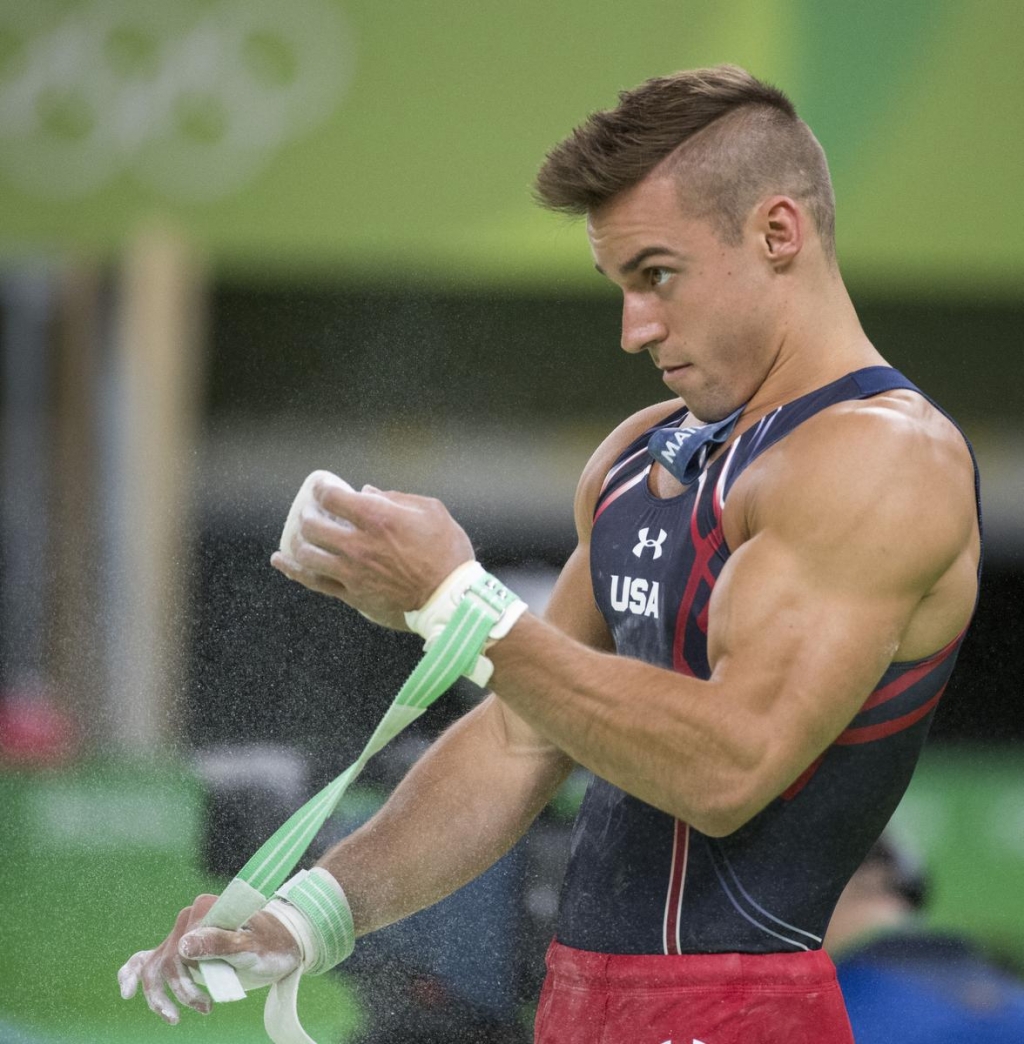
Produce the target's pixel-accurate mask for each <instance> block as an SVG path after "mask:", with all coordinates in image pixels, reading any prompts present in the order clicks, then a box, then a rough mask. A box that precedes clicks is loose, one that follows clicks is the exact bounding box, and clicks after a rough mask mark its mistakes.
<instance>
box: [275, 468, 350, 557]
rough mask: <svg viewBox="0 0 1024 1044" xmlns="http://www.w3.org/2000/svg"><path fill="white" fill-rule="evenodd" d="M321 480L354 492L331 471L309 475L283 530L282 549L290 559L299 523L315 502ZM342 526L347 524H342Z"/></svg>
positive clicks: (294, 501)
mask: <svg viewBox="0 0 1024 1044" xmlns="http://www.w3.org/2000/svg"><path fill="white" fill-rule="evenodd" d="M321 479H322V480H324V481H326V482H331V483H333V484H335V485H337V486H340V487H341V488H342V489H346V490H348V491H349V492H352V487H351V486H350V485H349V484H348V483H347V482H346V481H345V480H344V479H341V478H338V476H337V475H335V474H333V473H332V472H330V471H322V470H321V471H314V472H312V474H310V475H308V476H307V477H306V481H305V482H303V483H302V485H301V486H300V487H299V492H298V493H296V494H295V499H294V500H293V501H292V506H291V507H290V508H289V509H288V517H287V518H286V519H285V523H284V529H283V530H281V544H280V548H281V552H282V554H285V555H288V556H289V557H293V556H294V551H293V545H294V541H295V538H296V537H297V536H298V533H299V521H300V519H301V517H302V510H303V508H305V507H306V505H307V504H310V503H312V502H313V499H314V498H313V487H314V486H315V485H316V483H317V482H318V481H319V480H321ZM339 521H341V520H339ZM342 524H345V523H344V522H342Z"/></svg>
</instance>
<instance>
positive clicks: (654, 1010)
mask: <svg viewBox="0 0 1024 1044" xmlns="http://www.w3.org/2000/svg"><path fill="white" fill-rule="evenodd" d="M547 965H548V975H547V979H546V980H545V981H544V989H543V990H542V991H541V995H540V1004H539V1006H538V1008H537V1023H536V1029H535V1036H534V1042H535V1044H853V1033H852V1031H851V1030H850V1021H849V1019H848V1018H847V1017H846V1007H845V1006H844V1004H843V997H842V994H841V993H840V992H839V983H838V982H837V981H836V970H835V967H834V966H833V964H832V961H831V960H830V959H829V957H828V955H827V954H826V953H824V952H823V951H822V950H811V951H807V952H801V953H770V954H753V953H709V954H682V955H672V956H666V957H663V956H660V955H651V956H648V955H646V954H644V955H636V956H634V955H632V954H606V953H591V952H590V951H588V950H574V949H572V947H569V946H562V945H561V944H560V943H557V942H554V943H552V944H551V948H550V949H549V950H548V956H547Z"/></svg>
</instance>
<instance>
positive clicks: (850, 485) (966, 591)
mask: <svg viewBox="0 0 1024 1044" xmlns="http://www.w3.org/2000/svg"><path fill="white" fill-rule="evenodd" d="M734 492H735V493H737V494H738V500H739V503H738V504H737V505H734V507H735V508H739V513H738V517H739V526H738V528H740V529H741V530H742V532H741V533H740V534H739V542H743V541H744V540H747V539H751V538H755V537H758V536H759V535H760V534H771V535H772V537H773V539H778V540H780V541H781V542H783V543H785V544H786V545H788V546H790V547H793V548H799V557H800V559H801V561H803V562H804V563H805V564H806V565H808V566H809V567H810V568H812V569H813V570H815V571H816V572H817V573H818V574H819V575H821V576H822V577H823V578H826V582H828V583H831V584H834V585H837V586H843V585H844V584H849V585H850V586H851V587H856V586H859V585H860V584H862V583H863V582H864V581H865V577H868V576H870V577H872V578H873V580H872V583H875V584H882V585H883V586H886V587H888V588H890V589H891V590H893V591H895V590H897V589H899V590H902V591H903V592H904V593H905V594H913V592H917V593H918V596H919V597H922V598H923V597H925V596H926V595H928V594H929V593H933V594H934V593H936V592H939V593H943V594H944V593H946V592H947V591H948V592H949V593H950V594H951V595H952V597H951V599H950V602H951V604H952V603H955V604H956V605H957V606H958V607H959V608H958V609H957V611H956V612H955V613H954V614H953V615H956V616H957V617H958V618H959V617H960V616H962V615H963V613H962V610H963V609H964V608H965V607H967V608H969V606H970V605H971V604H973V592H974V584H975V581H976V574H975V569H976V565H977V558H978V553H979V534H978V526H977V514H976V509H975V500H974V468H973V463H972V461H971V456H970V452H969V450H968V448H967V444H966V442H965V441H964V439H963V437H962V436H961V434H960V433H959V432H958V431H957V429H956V427H955V426H954V425H953V424H952V423H951V422H950V421H949V420H948V419H947V418H946V417H945V416H943V415H942V414H941V413H940V412H939V411H938V410H936V409H935V408H934V407H933V406H931V405H930V404H929V403H928V402H927V401H926V400H924V399H922V398H921V397H920V396H918V395H916V394H914V393H912V392H905V391H894V392H890V393H886V394H884V395H879V396H876V397H874V398H871V399H867V400H861V401H855V402H845V403H839V404H837V405H836V406H833V407H830V408H829V409H827V410H823V411H822V412H821V413H820V414H817V415H816V416H814V417H812V418H811V419H810V420H808V421H806V422H805V423H804V424H802V425H800V426H799V427H798V428H796V429H795V430H794V431H793V432H792V433H791V434H790V435H788V436H787V437H786V438H785V439H783V440H782V441H780V442H779V443H778V444H777V445H776V446H774V447H772V449H771V450H769V451H768V452H766V453H765V454H764V455H763V456H762V457H761V458H759V459H758V460H757V461H755V463H754V464H753V465H751V467H750V468H748V469H747V471H746V472H745V473H744V475H743V476H742V477H741V478H740V480H739V481H737V483H736V487H735V489H734ZM735 519H736V516H734V520H735ZM735 524H736V522H735V521H734V525H735ZM954 589H955V590H954Z"/></svg>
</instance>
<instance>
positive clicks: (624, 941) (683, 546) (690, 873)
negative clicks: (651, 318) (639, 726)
mask: <svg viewBox="0 0 1024 1044" xmlns="http://www.w3.org/2000/svg"><path fill="white" fill-rule="evenodd" d="M896 388H905V389H909V390H912V391H915V392H917V391H918V389H917V388H915V387H914V385H913V384H911V383H910V381H908V380H907V379H906V378H905V377H904V376H903V375H902V374H900V373H898V372H897V371H895V370H893V369H891V368H889V367H884V366H876V367H869V368H867V369H864V370H858V371H857V372H855V373H851V374H848V375H847V376H845V377H843V378H841V379H839V380H838V381H835V382H833V383H832V384H829V385H827V386H826V387H824V388H820V389H818V390H817V391H814V392H811V393H810V394H808V395H805V396H803V397H802V398H799V399H796V400H794V401H793V402H790V403H788V404H786V405H784V406H781V407H779V408H778V409H776V410H775V411H774V412H772V413H770V414H768V415H767V416H766V417H764V418H762V419H761V420H760V421H759V422H758V423H757V424H756V425H754V427H752V428H750V429H749V430H747V431H746V432H744V433H743V434H742V435H741V436H740V437H739V438H737V439H735V440H734V441H733V442H732V444H731V445H730V446H728V448H727V449H726V450H725V451H724V452H723V453H722V455H721V456H719V457H718V458H717V459H716V460H715V461H714V462H713V463H712V464H711V465H710V467H708V468H706V469H705V470H704V471H703V472H702V473H701V474H700V476H699V479H698V480H697V481H696V482H695V483H693V484H692V485H691V486H689V487H688V488H686V489H685V490H684V491H683V492H682V493H680V494H679V495H678V496H674V497H669V498H659V497H656V496H655V495H654V494H653V493H652V492H651V491H650V489H649V487H648V481H647V476H648V473H649V472H650V468H651V464H652V459H651V457H650V455H649V454H648V452H647V442H648V440H649V439H650V437H651V435H652V434H653V432H654V431H656V430H659V429H661V428H663V427H665V426H666V425H672V424H678V423H679V422H680V421H682V420H683V419H684V418H685V417H686V410H685V409H682V410H679V411H677V412H676V413H674V414H672V415H671V416H669V417H667V418H665V420H664V421H662V423H661V424H659V425H658V426H657V428H651V429H650V430H648V431H646V432H645V433H644V434H643V435H641V436H640V437H639V438H638V439H636V440H635V441H634V442H633V443H632V444H631V445H630V446H629V447H627V449H626V450H625V451H624V452H623V453H622V454H621V455H620V457H619V458H618V460H617V462H616V463H615V465H614V466H613V467H612V468H611V470H610V471H609V473H608V476H607V478H606V480H605V484H604V488H603V489H602V491H601V494H600V496H599V498H598V502H597V505H596V509H595V513H594V529H593V537H592V541H591V553H590V554H591V575H592V579H593V585H594V594H595V597H596V599H597V604H598V606H599V608H600V610H601V612H602V614H603V615H604V618H605V620H606V621H607V624H608V628H609V630H610V632H611V634H612V636H613V638H614V640H615V646H616V650H617V651H618V652H619V653H620V654H621V655H624V656H631V657H634V658H636V659H640V660H644V661H646V662H648V663H653V664H657V665H658V666H661V667H666V668H670V669H672V670H675V671H679V672H680V673H682V674H687V675H691V676H693V677H695V678H704V679H706V678H708V677H710V674H711V670H710V667H709V664H708V653H707V627H708V621H707V612H708V603H709V601H710V598H711V592H712V590H713V588H714V586H715V581H716V579H717V577H718V575H719V574H720V572H721V570H722V567H723V566H724V565H725V562H726V560H727V558H728V556H729V549H728V547H727V546H726V544H725V539H724V536H723V532H722V510H723V506H724V504H725V500H726V498H727V497H728V495H729V490H730V489H731V488H732V485H733V483H734V482H735V481H736V479H737V478H738V477H739V475H740V474H741V473H742V472H743V470H744V468H746V467H747V466H748V465H749V464H750V463H751V462H752V461H754V460H756V459H757V457H758V456H759V455H760V454H761V453H763V452H765V450H767V449H769V448H770V447H771V446H773V445H774V444H775V443H777V442H778V441H779V440H780V439H782V438H784V437H785V436H786V435H787V434H788V433H789V432H791V431H792V430H793V429H794V428H795V427H796V426H797V425H799V424H801V423H802V422H803V421H805V420H807V419H808V418H809V417H813V416H814V415H815V414H816V413H818V412H819V411H821V410H823V409H825V408H826V407H828V406H831V405H833V404H835V403H839V402H843V401H847V400H851V399H862V398H867V397H869V396H872V395H876V394H878V393H880V392H883V391H888V390H892V389H896ZM919 394H920V393H919ZM972 457H973V452H972ZM975 496H976V498H977V467H975ZM979 524H980V508H979ZM962 638H963V635H960V636H959V637H958V638H957V639H955V640H954V641H952V642H950V644H949V645H948V646H946V648H944V649H940V650H939V651H938V652H936V653H935V654H934V655H933V656H929V657H928V658H927V659H924V660H919V661H914V662H903V663H892V664H891V665H890V666H889V668H888V669H887V670H886V672H885V674H884V675H883V676H882V679H881V681H880V682H879V683H878V686H877V687H876V688H875V690H874V691H873V692H872V693H871V695H870V696H869V698H868V699H867V701H866V702H865V703H864V705H863V707H862V708H861V710H860V711H859V713H858V714H857V715H856V717H855V718H854V719H853V721H852V722H851V723H850V725H849V727H848V728H847V729H846V730H845V731H844V732H843V733H842V734H841V735H840V736H839V737H838V738H837V739H836V740H835V742H834V743H833V744H832V745H831V746H830V747H829V748H828V749H827V750H826V751H825V752H824V753H823V754H822V755H821V756H820V757H819V758H817V759H816V760H815V761H814V763H813V764H811V765H809V766H808V767H807V769H806V771H804V773H803V774H802V775H801V776H800V777H799V779H797V780H796V781H795V782H794V783H793V784H792V785H791V786H790V787H789V789H788V790H786V791H785V793H783V794H781V795H780V796H779V797H777V798H776V799H775V800H774V801H772V802H771V803H770V804H769V805H767V806H766V807H765V808H764V809H762V811H761V812H759V813H758V814H757V815H756V816H754V817H753V818H752V819H751V820H750V821H749V822H747V823H746V824H744V825H743V826H742V827H740V829H739V830H737V831H735V832H734V833H732V834H730V835H729V836H727V837H720V838H714V837H708V836H707V835H704V834H701V833H700V832H699V831H697V830H695V829H694V828H692V827H691V826H689V825H688V824H686V823H683V822H681V821H679V820H676V819H674V818H673V817H672V816H670V815H668V814H667V813H665V812H661V811H659V810H658V809H655V808H652V807H651V806H650V805H648V804H646V803H645V802H643V801H640V800H638V799H637V798H635V797H632V796H630V795H629V794H627V793H626V792H625V791H623V790H620V789H619V788H618V787H615V786H612V784H610V783H608V782H607V781H605V780H603V779H600V778H596V777H595V778H594V779H592V781H591V783H590V785H589V787H588V790H587V793H586V796H585V798H584V800H583V804H582V806H581V808H580V812H579V816H578V818H577V820H576V824H575V826H574V828H573V835H572V842H571V851H570V858H569V865H568V869H567V872H566V877H565V882H564V885H563V889H562V897H561V902H560V907H559V918H558V927H557V933H556V934H557V938H558V940H559V942H561V943H564V944H565V945H567V946H573V947H576V948H578V949H583V950H596V951H599V952H604V953H645V954H653V953H666V954H673V953H715V952H747V953H773V952H785V951H796V950H807V949H816V948H818V947H820V946H821V940H822V937H823V935H824V934H825V927H826V925H827V923H828V919H829V917H830V916H831V914H832V910H833V908H834V907H835V904H836V901H837V900H838V898H839V893H840V892H841V891H842V889H843V887H844V886H845V884H846V882H847V881H848V880H849V878H850V876H851V875H852V874H853V872H854V870H855V869H856V868H857V867H858V866H859V864H860V862H861V861H862V859H863V858H864V856H865V855H866V854H867V851H868V849H869V848H870V847H871V845H872V843H873V842H874V841H875V839H876V838H877V837H878V835H879V833H880V832H881V831H882V828H883V827H884V826H885V824H886V823H887V822H888V820H889V817H890V816H891V815H892V812H893V810H894V809H895V808H896V805H897V804H898V803H899V800H900V798H901V797H902V795H903V793H904V791H905V789H906V787H907V784H908V783H909V781H910V776H911V773H912V771H913V769H914V765H915V763H916V762H917V758H918V754H919V753H920V750H921V746H922V744H923V743H924V739H925V735H926V734H927V732H928V727H929V725H930V723H931V720H932V717H933V715H934V712H935V706H936V704H937V703H938V701H939V697H940V696H941V694H942V691H943V689H944V688H945V685H946V682H947V681H948V679H949V675H950V673H951V671H952V669H953V664H954V661H955V659H956V653H957V650H958V649H959V646H960V642H961V641H962ZM634 698H635V700H636V703H637V711H638V713H640V712H642V707H643V693H636V694H635V697H634Z"/></svg>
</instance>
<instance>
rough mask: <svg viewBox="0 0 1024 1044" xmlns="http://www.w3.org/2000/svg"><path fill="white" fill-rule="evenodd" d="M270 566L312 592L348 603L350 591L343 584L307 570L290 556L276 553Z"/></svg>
mask: <svg viewBox="0 0 1024 1044" xmlns="http://www.w3.org/2000/svg"><path fill="white" fill-rule="evenodd" d="M270 564H271V565H272V566H273V567H274V568H275V569H276V570H277V571H278V572H279V573H282V574H283V575H284V576H286V577H288V579H289V580H294V581H296V582H297V583H300V584H302V585H303V587H308V588H309V589H310V590H311V591H316V592H317V593H318V594H323V595H328V596H330V597H331V598H338V599H341V601H343V602H344V601H348V597H347V596H348V591H347V589H346V588H345V586H344V585H343V584H340V583H338V581H337V580H332V579H331V578H330V577H327V576H324V575H322V574H321V573H318V572H316V571H315V570H312V569H307V568H305V567H304V566H302V565H300V564H299V563H298V562H297V561H296V560H295V559H294V558H292V557H290V556H289V555H285V554H282V553H281V552H280V551H275V552H274V553H273V554H272V555H271V556H270Z"/></svg>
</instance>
